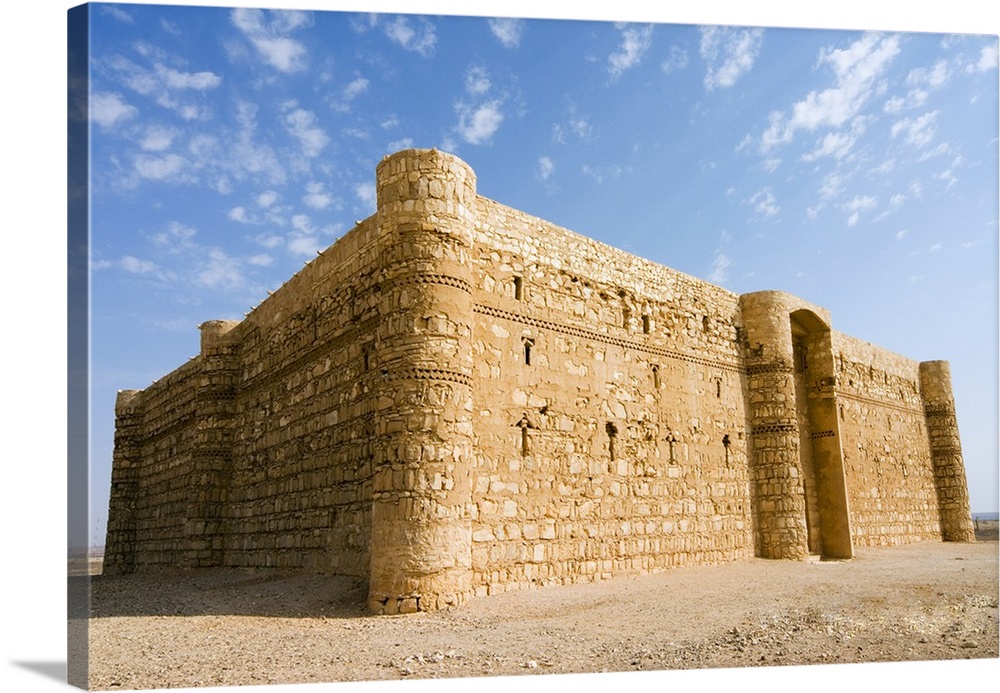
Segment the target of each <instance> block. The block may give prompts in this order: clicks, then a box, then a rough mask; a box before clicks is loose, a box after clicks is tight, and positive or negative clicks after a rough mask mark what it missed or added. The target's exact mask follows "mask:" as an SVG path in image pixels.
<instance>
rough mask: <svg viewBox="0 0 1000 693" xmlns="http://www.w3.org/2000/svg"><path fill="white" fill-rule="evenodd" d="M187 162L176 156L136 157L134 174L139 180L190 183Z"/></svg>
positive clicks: (190, 178) (190, 177)
mask: <svg viewBox="0 0 1000 693" xmlns="http://www.w3.org/2000/svg"><path fill="white" fill-rule="evenodd" d="M187 168H188V161H187V159H185V158H184V157H182V156H180V155H178V154H167V155H165V156H147V155H142V156H138V157H136V159H135V172H136V173H137V174H138V175H139V177H140V178H147V179H150V180H159V181H164V182H173V183H179V182H191V181H192V180H193V178H192V176H191V175H190V174H189V173H188V172H187V171H186V169H187Z"/></svg>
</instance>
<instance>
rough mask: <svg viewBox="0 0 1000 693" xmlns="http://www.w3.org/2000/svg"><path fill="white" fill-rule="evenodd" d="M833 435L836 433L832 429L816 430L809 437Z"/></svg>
mask: <svg viewBox="0 0 1000 693" xmlns="http://www.w3.org/2000/svg"><path fill="white" fill-rule="evenodd" d="M835 435H837V434H836V433H834V432H833V431H816V432H815V433H813V434H812V435H811V436H809V437H810V438H812V439H813V440H816V439H817V438H833V437H834V436H835Z"/></svg>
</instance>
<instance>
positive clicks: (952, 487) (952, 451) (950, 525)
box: [920, 361, 976, 541]
mask: <svg viewBox="0 0 1000 693" xmlns="http://www.w3.org/2000/svg"><path fill="white" fill-rule="evenodd" d="M920 395H921V397H922V398H923V401H924V415H925V416H926V418H927V437H928V439H929V441H930V449H931V463H932V464H933V466H934V485H935V487H936V490H937V496H938V512H939V513H940V516H941V538H942V539H944V540H945V541H975V540H976V533H975V528H974V527H973V525H972V513H971V511H970V508H969V487H968V484H967V482H966V479H965V463H964V461H963V459H962V441H961V440H960V439H959V437H958V420H957V419H956V417H955V399H954V397H953V396H952V392H951V368H950V366H949V365H948V362H947V361H924V362H923V363H921V364H920Z"/></svg>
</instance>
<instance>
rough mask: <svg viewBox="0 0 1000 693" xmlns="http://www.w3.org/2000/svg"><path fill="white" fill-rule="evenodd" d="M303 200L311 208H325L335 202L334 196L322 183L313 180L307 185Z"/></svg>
mask: <svg viewBox="0 0 1000 693" xmlns="http://www.w3.org/2000/svg"><path fill="white" fill-rule="evenodd" d="M302 201H303V202H304V203H305V204H306V206H307V207H309V208H311V209H315V210H323V209H326V208H327V207H329V206H330V205H331V204H332V203H333V197H332V196H331V195H330V194H329V193H328V192H326V191H325V190H324V189H323V184H322V183H315V182H313V183H308V184H307V185H306V194H305V195H304V196H303V197H302Z"/></svg>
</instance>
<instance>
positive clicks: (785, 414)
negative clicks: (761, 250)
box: [740, 291, 809, 558]
mask: <svg viewBox="0 0 1000 693" xmlns="http://www.w3.org/2000/svg"><path fill="white" fill-rule="evenodd" d="M793 300H794V297H792V296H789V295H787V294H784V293H782V292H779V291H760V292H757V293H752V294H744V295H743V296H740V307H741V309H742V314H743V327H744V333H745V335H746V344H745V346H744V348H745V358H746V368H747V422H748V428H749V433H750V455H751V457H750V473H751V483H752V484H753V491H752V495H753V499H754V510H755V512H754V515H755V518H756V525H757V545H758V553H759V555H760V556H762V557H764V558H804V557H805V556H807V555H808V553H809V546H808V527H807V525H806V505H805V493H804V486H803V480H804V474H803V469H802V464H801V461H800V450H799V448H800V440H799V423H798V414H797V412H796V408H795V402H796V397H795V370H794V363H795V361H794V351H793V343H792V333H791V328H790V322H789V320H790V319H789V316H790V314H791V312H792V310H793V309H794V308H793V306H792V305H791V303H792V302H793Z"/></svg>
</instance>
